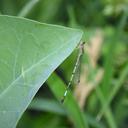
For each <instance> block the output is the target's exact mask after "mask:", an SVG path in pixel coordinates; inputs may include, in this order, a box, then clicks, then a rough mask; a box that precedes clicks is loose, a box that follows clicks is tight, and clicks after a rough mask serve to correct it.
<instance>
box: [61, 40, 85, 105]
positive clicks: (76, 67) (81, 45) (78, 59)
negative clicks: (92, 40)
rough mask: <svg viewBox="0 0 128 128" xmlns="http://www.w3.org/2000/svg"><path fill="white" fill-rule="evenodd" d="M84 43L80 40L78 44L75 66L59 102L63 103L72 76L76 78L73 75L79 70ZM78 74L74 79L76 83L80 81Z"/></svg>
mask: <svg viewBox="0 0 128 128" xmlns="http://www.w3.org/2000/svg"><path fill="white" fill-rule="evenodd" d="M84 44H85V42H80V44H79V53H78V56H77V60H76V63H75V66H74V68H73V72H72V75H71V78H70V81H69V83H68V86H67V88H66V90H65V92H64V95H63V97H62V99H61V103H63V102H64V101H65V98H66V96H67V93H68V90H69V89H70V87H71V85H72V81H73V79H74V78H76V77H75V76H76V75H78V74H79V73H78V74H77V72H78V71H79V70H80V64H81V58H82V55H83V53H84ZM79 77H80V75H79V76H77V80H76V79H75V81H77V83H79V82H80V78H79Z"/></svg>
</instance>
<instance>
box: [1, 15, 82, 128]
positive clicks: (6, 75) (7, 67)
mask: <svg viewBox="0 0 128 128" xmlns="http://www.w3.org/2000/svg"><path fill="white" fill-rule="evenodd" d="M81 36H82V32H81V31H79V30H75V29H70V28H65V27H60V26H55V25H47V24H42V23H39V22H35V21H32V20H28V19H24V18H16V17H11V16H0V128H14V127H16V124H17V122H18V120H19V119H20V117H21V115H22V113H23V112H24V111H25V109H26V108H27V106H28V105H29V103H30V102H31V100H32V98H33V97H34V95H35V94H36V92H37V91H38V89H39V88H40V86H41V85H42V84H43V83H44V82H45V81H46V79H47V78H48V77H49V76H50V74H51V73H52V72H53V71H54V70H55V69H56V68H57V66H58V65H59V64H60V63H62V61H63V60H64V59H65V58H66V57H68V56H69V55H70V54H71V52H72V51H73V50H74V48H75V47H76V46H77V44H78V43H79V41H80V39H81Z"/></svg>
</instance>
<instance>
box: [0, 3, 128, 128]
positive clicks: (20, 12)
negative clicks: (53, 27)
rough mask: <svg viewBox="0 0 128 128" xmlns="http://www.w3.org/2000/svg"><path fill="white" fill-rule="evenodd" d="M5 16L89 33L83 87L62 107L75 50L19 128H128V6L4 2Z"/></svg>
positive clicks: (1, 9) (75, 89)
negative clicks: (62, 98)
mask: <svg viewBox="0 0 128 128" xmlns="http://www.w3.org/2000/svg"><path fill="white" fill-rule="evenodd" d="M0 13H1V14H6V15H15V16H21V17H27V18H30V19H33V20H37V21H40V22H45V23H51V24H57V25H63V26H68V27H73V28H80V29H83V31H84V32H85V33H84V36H83V40H84V41H85V42H86V44H85V53H84V55H83V59H82V65H81V74H80V83H79V85H78V86H77V85H74V86H73V88H72V91H71V93H69V94H68V97H67V98H66V101H65V103H64V104H63V105H62V104H60V99H61V97H60V95H59V93H60V91H64V88H65V87H66V85H67V83H68V81H69V79H70V76H71V73H72V70H73V67H74V64H75V60H76V57H77V54H78V50H77V49H76V50H75V51H74V53H72V55H71V56H70V57H69V58H67V60H65V62H64V63H63V64H62V65H61V66H60V67H59V68H58V69H57V70H56V71H55V72H54V73H53V74H52V75H51V77H50V78H49V79H48V81H47V82H46V83H45V84H44V85H43V86H42V88H40V90H39V91H38V93H37V95H36V97H35V98H34V100H33V101H32V103H31V104H30V106H29V108H28V110H27V111H26V112H25V113H24V115H23V116H22V119H21V120H20V122H19V124H18V126H17V128H67V127H69V128H73V127H77V128H82V127H83V128H84V127H86V128H127V127H128V1H127V0H97V1H93V0H79V1H78V0H29V1H28V0H1V1H0ZM81 122H82V123H83V124H82V123H81Z"/></svg>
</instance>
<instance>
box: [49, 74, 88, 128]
mask: <svg viewBox="0 0 128 128" xmlns="http://www.w3.org/2000/svg"><path fill="white" fill-rule="evenodd" d="M47 83H48V86H49V88H50V89H51V90H52V92H53V93H54V95H55V96H56V98H57V99H58V100H59V101H60V100H61V99H62V96H63V94H64V92H65V84H64V83H63V81H62V80H61V79H60V78H59V77H58V76H57V74H56V73H53V74H52V76H51V77H50V78H49V79H48V80H47ZM63 105H64V107H65V108H66V114H68V117H69V118H70V119H71V120H72V122H73V124H74V125H75V127H76V128H89V126H88V122H87V120H85V119H84V118H85V117H84V114H83V112H82V111H81V110H80V108H79V106H78V103H77V102H76V100H75V99H74V98H73V95H71V93H70V92H68V94H67V97H66V99H65V101H64V104H63Z"/></svg>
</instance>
